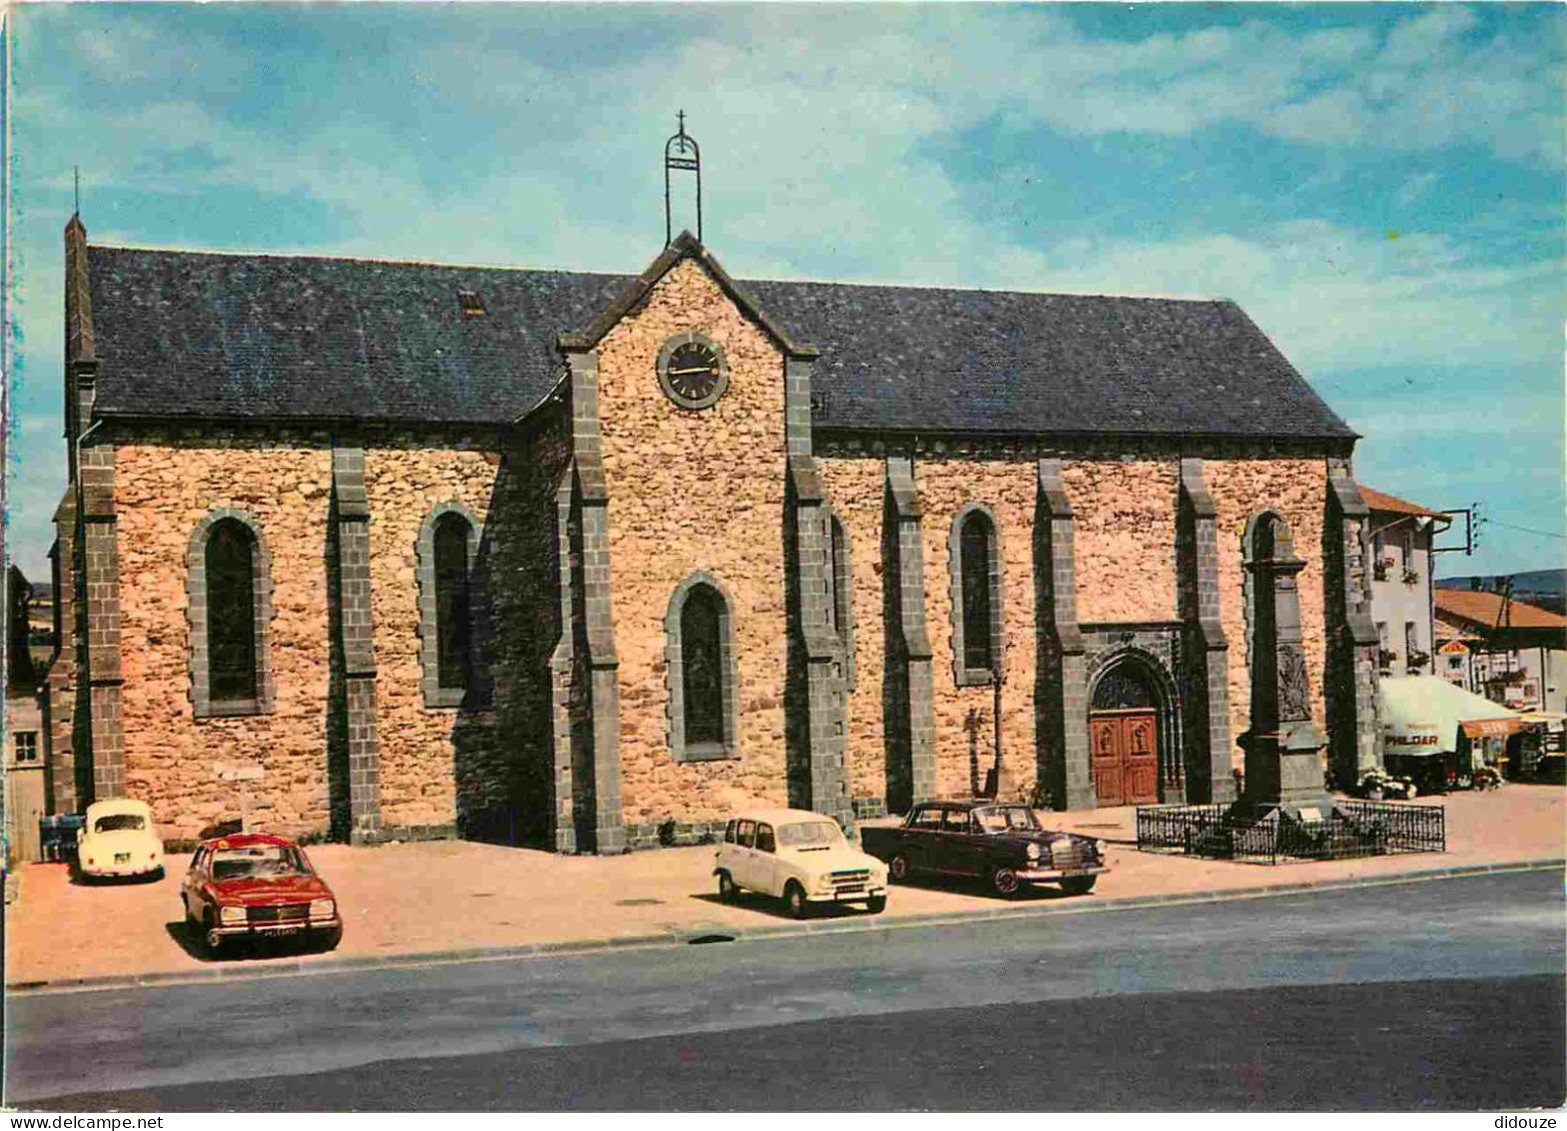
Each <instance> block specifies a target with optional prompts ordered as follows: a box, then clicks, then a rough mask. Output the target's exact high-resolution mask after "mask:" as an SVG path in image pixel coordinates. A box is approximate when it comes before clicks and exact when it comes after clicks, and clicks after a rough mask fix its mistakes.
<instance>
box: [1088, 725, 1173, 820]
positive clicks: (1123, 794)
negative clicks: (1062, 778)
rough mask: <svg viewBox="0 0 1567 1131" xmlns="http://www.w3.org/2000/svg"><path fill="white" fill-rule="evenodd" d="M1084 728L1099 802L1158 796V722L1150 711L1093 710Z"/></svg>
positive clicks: (1141, 801) (1145, 801)
mask: <svg viewBox="0 0 1567 1131" xmlns="http://www.w3.org/2000/svg"><path fill="white" fill-rule="evenodd" d="M1088 732H1089V738H1090V741H1091V742H1092V743H1093V774H1094V794H1095V796H1097V797H1098V799H1099V804H1100V805H1147V804H1151V803H1153V802H1155V801H1158V800H1159V740H1158V737H1157V735H1158V725H1157V720H1156V719H1155V717H1154V716H1153V715H1152V714H1151V713H1145V712H1137V713H1135V714H1132V713H1126V714H1103V715H1099V714H1096V715H1094V716H1092V717H1091V718H1090V719H1089V720H1088Z"/></svg>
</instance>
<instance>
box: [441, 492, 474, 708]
mask: <svg viewBox="0 0 1567 1131" xmlns="http://www.w3.org/2000/svg"><path fill="white" fill-rule="evenodd" d="M471 530H472V527H470V526H469V524H468V521H467V520H466V519H465V518H463V517H462V515H460V514H454V513H450V512H448V513H447V514H444V515H442V516H441V518H440V520H439V521H438V522H437V523H436V525H435V631H436V667H437V676H436V678H437V681H438V682H439V684H440V686H442V687H445V688H459V689H460V688H464V687H466V686H467V685H468V636H469V625H470V623H471V622H470V617H469V592H468V572H469V571H468V538H469V534H470V532H471Z"/></svg>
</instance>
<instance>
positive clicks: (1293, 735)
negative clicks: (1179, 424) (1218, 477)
mask: <svg viewBox="0 0 1567 1131" xmlns="http://www.w3.org/2000/svg"><path fill="white" fill-rule="evenodd" d="M1243 548H1244V553H1245V581H1244V584H1245V586H1246V611H1247V618H1248V620H1247V635H1248V643H1249V645H1250V647H1249V648H1248V652H1249V654H1250V673H1249V674H1250V686H1251V714H1250V723H1251V725H1250V726H1249V727H1248V728H1247V730H1246V732H1245V733H1244V734H1242V735H1241V736H1240V737H1239V738H1238V739H1237V741H1238V742H1239V744H1240V747H1241V749H1242V750H1243V751H1244V752H1245V769H1244V785H1243V788H1242V789H1241V792H1240V796H1239V797H1237V798H1236V800H1235V801H1234V803H1232V804H1230V805H1228V806H1226V805H1223V804H1208V805H1156V806H1150V807H1147V808H1139V809H1138V811H1137V845H1138V847H1139V848H1140V849H1143V850H1144V851H1154V852H1158V851H1181V852H1186V853H1188V854H1190V855H1193V856H1210V857H1219V858H1223V859H1230V860H1240V861H1246V862H1249V863H1266V864H1276V863H1279V862H1281V861H1288V860H1332V859H1340V858H1345V857H1357V856H1380V855H1384V854H1387V853H1394V852H1441V851H1444V850H1445V848H1446V818H1445V814H1444V812H1443V810H1442V807H1441V806H1439V805H1400V804H1386V803H1380V802H1369V801H1348V800H1346V801H1339V800H1336V799H1335V798H1334V797H1333V795H1332V794H1331V793H1329V792H1328V788H1327V784H1326V781H1325V778H1324V764H1323V757H1322V751H1323V748H1324V747H1325V746H1326V745H1327V738H1326V736H1325V735H1324V734H1323V733H1322V731H1320V730H1319V729H1318V728H1317V725H1316V723H1314V722H1313V721H1312V718H1311V687H1310V683H1309V679H1308V676H1307V669H1306V654H1305V647H1304V640H1303V638H1302V637H1303V634H1302V631H1301V615H1300V593H1299V589H1298V585H1297V578H1298V576H1299V574H1300V572H1301V570H1303V569H1304V568H1305V566H1306V562H1305V560H1304V559H1302V558H1301V557H1300V556H1299V555H1298V554H1296V552H1295V544H1294V537H1293V535H1292V534H1291V532H1290V528H1289V524H1288V523H1287V522H1286V521H1285V520H1284V518H1283V517H1282V516H1280V515H1279V514H1277V513H1275V512H1272V511H1264V512H1262V513H1261V514H1258V515H1257V516H1255V517H1254V518H1253V519H1252V520H1251V522H1250V523H1248V524H1247V527H1246V533H1245V537H1244V541H1243Z"/></svg>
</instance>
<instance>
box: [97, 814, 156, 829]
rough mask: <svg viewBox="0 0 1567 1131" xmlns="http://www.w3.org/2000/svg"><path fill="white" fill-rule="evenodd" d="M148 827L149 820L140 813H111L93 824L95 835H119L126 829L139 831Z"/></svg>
mask: <svg viewBox="0 0 1567 1131" xmlns="http://www.w3.org/2000/svg"><path fill="white" fill-rule="evenodd" d="M146 827H147V818H146V817H143V816H142V815H141V814H140V813H110V814H109V815H108V816H107V817H99V818H98V819H97V820H96V821H94V822H93V824H92V831H93V832H95V833H117V832H123V831H124V830H126V829H130V830H132V831H138V830H141V829H144V828H146Z"/></svg>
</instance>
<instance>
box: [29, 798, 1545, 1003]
mask: <svg viewBox="0 0 1567 1131" xmlns="http://www.w3.org/2000/svg"><path fill="white" fill-rule="evenodd" d="M1564 798H1567V791H1564V790H1563V789H1562V788H1561V787H1555V786H1540V785H1509V786H1507V787H1505V788H1504V789H1502V790H1499V791H1496V792H1491V793H1461V794H1454V795H1452V796H1449V797H1446V798H1442V799H1441V803H1443V804H1445V806H1446V809H1447V843H1448V851H1447V852H1446V853H1442V854H1434V853H1433V854H1422V855H1410V856H1387V857H1376V858H1371V859H1365V860H1345V861H1335V862H1325V863H1302V864H1291V865H1281V866H1277V867H1263V866H1256V865H1246V864H1235V863H1229V862H1224V861H1207V860H1196V859H1187V858H1184V857H1178V856H1162V855H1153V854H1147V853H1140V852H1138V851H1136V850H1135V848H1134V847H1132V844H1131V842H1132V841H1133V840H1134V839H1135V833H1134V811H1133V810H1132V809H1130V808H1126V809H1100V810H1090V811H1083V812H1072V813H1052V814H1046V815H1045V820H1046V823H1047V824H1048V825H1050V826H1051V827H1055V828H1065V829H1071V830H1073V831H1078V832H1082V833H1086V834H1089V835H1096V836H1100V837H1103V838H1105V839H1106V841H1107V842H1108V845H1107V855H1108V859H1109V864H1110V867H1111V871H1110V872H1109V873H1108V874H1106V875H1104V876H1102V877H1100V881H1099V885H1098V887H1097V888H1096V889H1095V890H1094V892H1093V893H1092V894H1091V895H1087V896H1077V897H1067V896H1063V895H1062V894H1061V893H1060V892H1059V891H1058V890H1057V889H1055V888H1054V887H1047V888H1044V889H1042V890H1041V891H1040V892H1038V893H1037V894H1034V895H1031V896H1027V897H1024V898H1022V899H1019V900H1014V901H1005V900H1001V899H997V898H995V897H992V896H990V895H988V894H986V893H984V892H982V891H980V890H978V889H976V888H974V887H963V886H959V885H944V886H936V885H929V886H925V885H904V886H895V887H894V888H893V890H892V892H891V893H890V898H889V900H888V904H887V910H886V912H885V913H883V914H882V915H881V916H878V917H875V918H874V919H873V918H871V917H870V916H868V915H866V914H865V913H864V912H863V911H860V910H858V909H854V910H849V909H845V910H843V911H841V912H827V913H825V914H823V915H820V916H818V917H816V918H814V919H812V920H811V921H810V922H809V923H807V924H805V925H804V929H807V930H822V929H852V928H853V927H855V926H871V925H873V924H874V925H875V926H878V927H883V926H889V925H893V924H895V923H897V922H899V921H905V922H915V921H922V920H925V919H927V918H929V917H943V916H951V917H954V918H961V917H976V916H977V917H983V916H987V915H995V914H998V913H1003V914H1013V913H1025V914H1026V913H1031V912H1038V913H1051V912H1060V911H1088V910H1092V909H1093V908H1095V907H1098V906H1105V905H1109V904H1112V903H1117V902H1119V901H1122V900H1127V899H1171V898H1185V897H1190V898H1205V897H1223V896H1224V895H1225V894H1226V893H1231V894H1240V893H1242V892H1245V891H1248V890H1252V889H1257V888H1263V887H1276V888H1289V887H1298V886H1299V885H1302V884H1342V883H1356V882H1376V881H1378V880H1384V879H1393V878H1397V877H1401V876H1408V875H1409V874H1411V873H1420V872H1429V871H1432V870H1446V869H1475V868H1486V867H1496V866H1507V865H1519V864H1524V863H1530V862H1535V863H1538V862H1542V861H1554V862H1560V861H1561V860H1562V859H1563V857H1564V856H1567V805H1564ZM1419 803H1420V802H1417V804H1419ZM310 855H311V857H312V859H313V860H314V861H315V863H316V867H317V868H318V870H319V871H320V872H321V873H322V874H323V875H324V876H325V877H326V879H327V881H328V882H329V883H330V884H331V885H332V887H333V889H334V890H335V891H336V894H337V897H338V902H339V905H340V906H341V908H342V913H343V917H344V920H345V924H346V929H345V932H344V937H343V942H342V944H341V945H340V946H339V947H338V948H337V950H335V951H333V952H332V953H330V954H316V953H300V952H299V951H298V950H277V951H267V952H258V953H256V954H243V955H242V956H235V957H224V958H223V959H220V960H218V961H217V962H213V961H211V960H209V959H207V958H206V956H205V955H203V954H202V953H201V950H200V948H199V946H198V945H197V943H196V940H195V939H193V938H191V937H189V936H188V935H187V933H186V931H185V929H184V926H183V923H182V912H181V908H180V900H179V890H180V883H181V881H182V880H183V878H184V873H185V864H186V860H185V859H184V858H179V859H173V860H171V861H170V862H169V869H168V875H167V876H166V878H164V879H163V880H162V881H160V882H157V883H147V884H134V885H114V886H98V885H94V886H81V885H78V884H74V883H72V882H71V880H70V877H69V875H68V873H67V870H66V869H65V867H64V866H62V865H57V864H54V865H51V864H33V865H26V866H24V868H23V869H22V872H21V875H20V880H21V883H20V890H19V899H18V901H17V902H15V903H13V904H11V905H10V906H9V907H8V908H7V909H6V984H7V986H8V987H11V988H12V989H16V990H25V989H28V988H33V987H39V986H49V987H51V988H52V987H56V986H68V985H70V984H72V983H75V982H79V981H83V980H86V981H88V982H89V983H90V982H91V981H92V980H96V979H125V978H132V979H134V978H143V977H146V978H153V979H161V978H164V977H174V978H178V977H182V976H184V977H197V978H199V977H203V976H212V975H215V974H217V973H218V972H220V971H221V972H222V974H223V975H234V974H241V975H243V974H264V973H267V972H269V971H270V972H278V973H282V972H286V971H289V970H292V969H295V968H298V969H305V970H309V969H320V970H322V971H325V970H327V969H330V968H332V967H334V966H342V965H344V964H351V963H362V962H370V963H374V962H376V961H378V960H398V959H401V960H405V961H406V960H412V959H414V958H415V957H416V956H439V957H442V958H461V957H464V956H473V957H477V956H481V955H483V954H484V953H485V952H492V953H507V952H526V951H527V950H528V949H529V948H535V947H542V948H549V949H557V948H570V947H576V946H581V947H585V948H586V947H593V946H602V945H605V944H621V945H631V944H635V943H656V942H659V941H684V940H688V939H690V938H691V937H693V936H700V935H702V934H707V933H712V934H729V935H739V936H744V935H748V934H757V933H766V932H769V931H792V930H796V929H798V928H799V926H800V925H797V924H794V923H793V922H792V921H791V920H789V919H788V918H787V917H786V916H785V915H784V912H783V909H782V908H781V907H780V906H778V905H776V904H775V903H773V902H772V901H770V900H766V899H763V898H761V897H759V896H747V897H745V898H744V899H743V900H742V901H741V902H740V903H738V904H736V905H732V906H731V905H726V904H723V903H720V902H719V901H718V898H717V894H716V887H715V885H714V881H713V879H712V875H711V872H712V866H713V850H712V848H711V847H700V848H682V849H664V850H659V851H650V852H639V853H634V854H631V855H627V856H619V857H608V858H605V857H588V856H556V855H553V854H549V853H544V852H537V851H530V850H521V849H511V848H502V847H497V846H494V845H486V844H475V843H469V842H462V841H435V842H425V843H418V844H393V845H386V846H382V847H378V848H353V847H348V846H346V845H322V846H318V847H315V848H312V849H310ZM997 929H998V930H1001V929H1005V928H1004V926H1003V925H1002V924H1000V923H998V924H997Z"/></svg>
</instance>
